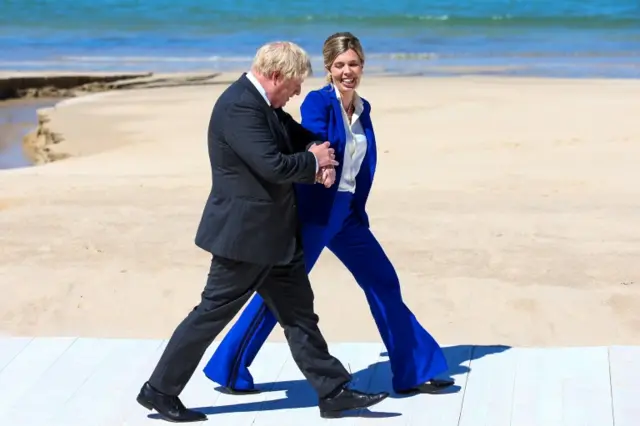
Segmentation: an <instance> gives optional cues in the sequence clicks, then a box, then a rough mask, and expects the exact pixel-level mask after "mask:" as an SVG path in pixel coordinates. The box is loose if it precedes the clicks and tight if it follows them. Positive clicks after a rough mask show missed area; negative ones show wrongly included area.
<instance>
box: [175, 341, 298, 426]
mask: <svg viewBox="0 0 640 426" xmlns="http://www.w3.org/2000/svg"><path fill="white" fill-rule="evenodd" d="M290 358H291V353H290V352H289V347H288V346H287V345H286V344H283V343H272V342H267V343H265V344H264V345H263V346H262V348H261V349H260V351H259V352H258V355H257V356H256V358H255V360H254V361H253V364H252V365H251V374H252V375H253V379H254V383H255V384H256V387H258V388H260V389H262V390H263V392H261V393H259V394H253V395H228V394H224V393H219V392H217V391H215V390H214V389H215V388H217V386H218V385H217V384H215V383H213V382H211V381H210V380H209V379H207V378H206V377H205V376H204V373H203V372H202V368H204V365H205V364H206V362H207V361H208V358H206V359H204V358H203V362H202V363H201V365H200V366H199V367H198V370H197V371H196V373H195V374H194V376H195V375H201V376H202V382H201V383H202V385H199V387H200V389H201V390H199V391H198V392H206V394H207V395H211V394H212V393H213V392H216V393H218V394H219V395H218V396H217V398H215V397H214V396H213V395H211V397H212V399H211V403H209V404H206V405H204V406H200V407H198V406H194V405H193V404H191V403H190V401H188V400H186V399H184V400H183V402H184V403H185V405H187V407H190V408H193V409H197V410H199V411H202V412H204V413H205V414H207V416H208V417H209V420H208V422H210V423H212V424H217V425H234V426H236V425H237V426H242V425H251V424H252V423H253V421H254V419H255V416H256V413H257V411H258V409H259V408H260V406H261V405H262V402H263V401H265V400H269V399H273V395H272V394H271V392H270V389H271V388H272V387H273V385H274V384H275V382H276V381H277V380H278V376H279V374H280V371H281V370H282V368H283V366H284V364H285V362H287V361H288V360H289V359H290ZM291 362H293V361H291ZM192 380H193V379H192ZM197 380H200V379H197ZM205 383H209V384H205ZM207 386H209V387H210V388H207ZM196 389H197V388H195V387H194V391H196ZM202 389H206V390H202ZM185 391H186V390H185Z"/></svg>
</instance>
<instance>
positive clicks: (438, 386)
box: [396, 379, 455, 395]
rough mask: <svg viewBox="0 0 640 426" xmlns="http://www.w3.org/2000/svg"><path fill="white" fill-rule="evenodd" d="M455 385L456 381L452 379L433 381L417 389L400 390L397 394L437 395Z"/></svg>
mask: <svg viewBox="0 0 640 426" xmlns="http://www.w3.org/2000/svg"><path fill="white" fill-rule="evenodd" d="M454 384H455V381H453V380H452V379H431V380H429V381H428V382H426V383H423V384H421V385H418V386H416V387H413V388H410V389H402V390H398V391H396V393H397V394H400V395H409V394H413V393H429V394H437V393H440V392H442V391H444V390H445V389H447V388H449V387H451V386H453V385H454Z"/></svg>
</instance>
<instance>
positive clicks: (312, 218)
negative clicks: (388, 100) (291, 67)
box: [295, 85, 376, 227]
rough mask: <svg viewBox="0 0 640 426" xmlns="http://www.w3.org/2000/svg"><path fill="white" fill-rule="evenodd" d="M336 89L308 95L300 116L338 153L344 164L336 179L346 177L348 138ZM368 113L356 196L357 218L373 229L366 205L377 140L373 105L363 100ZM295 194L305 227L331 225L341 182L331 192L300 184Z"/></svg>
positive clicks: (340, 161)
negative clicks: (332, 212)
mask: <svg viewBox="0 0 640 426" xmlns="http://www.w3.org/2000/svg"><path fill="white" fill-rule="evenodd" d="M334 90H335V89H334V88H333V86H331V85H326V86H325V87H323V88H321V89H318V90H313V91H311V92H309V93H308V94H307V97H306V98H305V99H304V101H303V102H302V106H301V107H300V113H301V115H302V125H303V126H304V127H305V128H306V129H308V130H310V131H311V132H313V133H314V134H315V135H316V137H317V138H318V139H319V140H322V141H329V142H331V147H332V148H334V149H335V152H336V160H337V161H338V162H339V163H340V164H339V165H338V166H337V167H336V176H337V178H338V179H339V178H340V176H341V175H342V163H343V160H344V152H345V144H346V134H345V130H344V120H343V118H342V110H341V106H340V101H339V100H338V98H337V97H336V94H335V91H334ZM362 102H363V106H364V110H363V112H362V115H361V116H360V122H361V124H362V127H363V129H364V132H365V135H366V137H367V153H366V155H365V157H364V161H363V162H362V166H361V167H360V171H359V173H358V175H357V176H356V192H355V195H354V202H355V205H354V207H355V210H356V214H358V215H359V216H360V218H361V219H362V221H363V223H364V224H365V226H367V227H368V226H369V218H368V216H367V213H366V210H365V205H366V202H367V198H368V197H369V192H370V191H371V185H372V183H373V176H374V174H375V170H376V140H375V135H374V132H373V125H372V123H371V105H370V104H369V102H367V101H366V100H365V99H364V98H363V99H362ZM295 191H296V195H297V198H298V216H299V219H300V222H301V223H302V224H314V225H326V224H327V223H328V221H329V216H330V214H331V208H332V207H333V200H334V197H335V195H336V192H337V191H338V180H336V183H334V184H333V185H332V186H331V187H330V188H325V187H324V186H323V185H321V184H313V185H310V184H296V185H295Z"/></svg>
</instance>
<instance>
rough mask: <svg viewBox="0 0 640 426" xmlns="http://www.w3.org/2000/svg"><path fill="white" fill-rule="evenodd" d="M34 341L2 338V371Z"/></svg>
mask: <svg viewBox="0 0 640 426" xmlns="http://www.w3.org/2000/svg"><path fill="white" fill-rule="evenodd" d="M31 340H33V337H0V371H2V369H4V367H6V366H7V364H9V363H10V362H11V361H12V360H13V358H15V357H16V356H17V355H18V354H19V353H20V351H22V350H23V349H24V348H25V347H26V346H27V345H28V344H29V342H31Z"/></svg>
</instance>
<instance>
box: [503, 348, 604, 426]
mask: <svg viewBox="0 0 640 426" xmlns="http://www.w3.org/2000/svg"><path fill="white" fill-rule="evenodd" d="M514 350H516V351H518V354H517V357H518V360H517V370H516V380H515V386H514V394H513V413H512V418H511V424H512V425H514V426H539V425H545V426H556V425H557V426H560V425H562V426H613V418H612V402H611V389H610V378H609V357H608V350H607V348H606V347H594V348H562V349H557V348H549V349H537V348H532V349H514Z"/></svg>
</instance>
